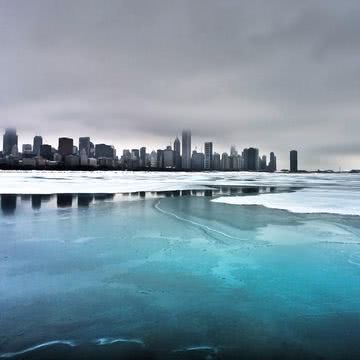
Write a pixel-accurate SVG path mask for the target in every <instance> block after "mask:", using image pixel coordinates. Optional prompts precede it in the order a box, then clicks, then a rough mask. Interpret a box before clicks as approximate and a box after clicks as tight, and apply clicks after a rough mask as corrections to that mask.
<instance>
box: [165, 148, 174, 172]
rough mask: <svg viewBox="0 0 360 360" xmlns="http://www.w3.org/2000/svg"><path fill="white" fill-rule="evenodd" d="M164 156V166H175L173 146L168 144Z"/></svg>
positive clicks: (166, 167) (167, 167)
mask: <svg viewBox="0 0 360 360" xmlns="http://www.w3.org/2000/svg"><path fill="white" fill-rule="evenodd" d="M163 157H164V168H165V169H173V168H174V152H173V151H172V150H171V146H167V147H166V149H165V150H164V151H163Z"/></svg>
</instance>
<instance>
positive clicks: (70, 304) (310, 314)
mask: <svg viewBox="0 0 360 360" xmlns="http://www.w3.org/2000/svg"><path fill="white" fill-rule="evenodd" d="M359 190H360V175H355V174H332V175H329V174H298V175H287V174H258V173H254V174H252V173H191V174H185V173H168V174H167V173H140V172H138V173H131V172H127V173H123V172H92V173H86V172H79V173H69V172H0V193H1V194H2V195H1V213H0V358H12V359H39V358H42V359H51V358H59V359H63V358H74V359H77V358H86V359H90V358H91V356H93V358H102V359H107V358H108V359H113V358H114V359H115V358H116V359H117V358H121V359H124V358H125V359H134V358H149V359H218V358H219V359H233V358H236V359H274V358H276V359H290V358H291V359H339V360H340V359H341V360H344V359H359V358H360V345H359V339H360V300H359V299H360V217H359V215H360V210H359V208H360V205H359V204H360V197H359V193H360V191H359Z"/></svg>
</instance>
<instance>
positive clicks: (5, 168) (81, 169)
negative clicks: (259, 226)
mask: <svg viewBox="0 0 360 360" xmlns="http://www.w3.org/2000/svg"><path fill="white" fill-rule="evenodd" d="M1 171H66V172H87V171H91V172H94V171H122V172H171V173H177V172H178V173H181V172H182V173H209V172H210V173H222V172H226V173H227V172H238V173H241V172H245V173H251V174H254V173H260V174H264V173H267V174H288V175H296V174H360V170H349V171H335V170H299V171H297V172H290V171H288V170H283V171H273V172H270V171H251V170H195V169H194V170H185V169H181V170H178V169H156V168H152V169H149V168H138V169H123V168H109V167H91V166H89V167H76V168H66V167H59V166H57V167H41V168H32V167H18V166H16V167H12V166H0V172H1Z"/></svg>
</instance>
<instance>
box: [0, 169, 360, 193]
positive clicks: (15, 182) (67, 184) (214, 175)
mask: <svg viewBox="0 0 360 360" xmlns="http://www.w3.org/2000/svg"><path fill="white" fill-rule="evenodd" d="M211 185H229V186H231V185H234V186H274V187H279V186H286V187H289V186H291V187H297V188H301V187H317V188H319V187H321V188H324V187H326V188H329V189H331V188H334V187H335V188H339V187H340V188H349V189H352V190H353V191H360V175H359V174H282V173H273V174H270V173H249V172H201V173H196V172H194V173H182V172H140V171H139V172H131V171H125V172H123V171H93V172H87V171H83V172H81V171H78V172H77V171H73V172H69V171H0V193H2V194H54V193H119V192H133V191H166V190H169V191H171V190H186V189H189V188H191V189H202V188H204V187H206V186H211Z"/></svg>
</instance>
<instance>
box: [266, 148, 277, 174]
mask: <svg viewBox="0 0 360 360" xmlns="http://www.w3.org/2000/svg"><path fill="white" fill-rule="evenodd" d="M268 171H270V172H275V171H276V156H275V154H274V153H273V152H271V153H270V161H269V165H268Z"/></svg>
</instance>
